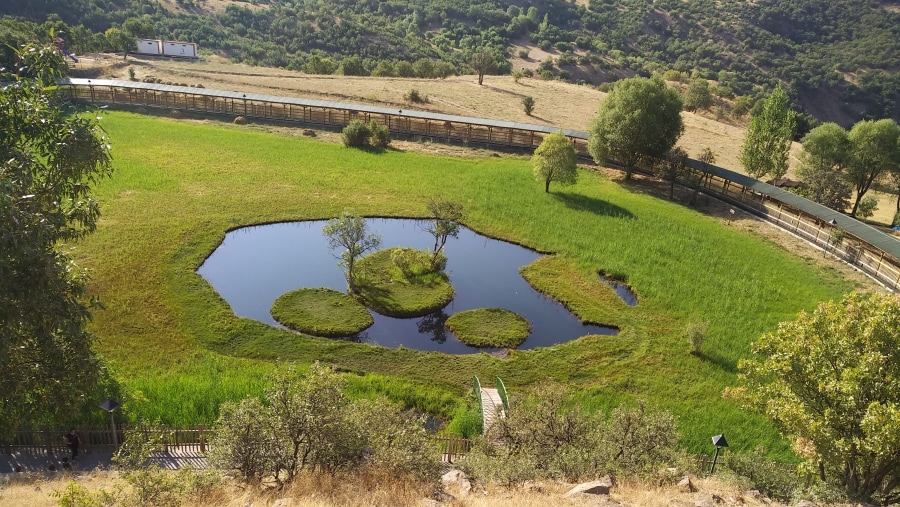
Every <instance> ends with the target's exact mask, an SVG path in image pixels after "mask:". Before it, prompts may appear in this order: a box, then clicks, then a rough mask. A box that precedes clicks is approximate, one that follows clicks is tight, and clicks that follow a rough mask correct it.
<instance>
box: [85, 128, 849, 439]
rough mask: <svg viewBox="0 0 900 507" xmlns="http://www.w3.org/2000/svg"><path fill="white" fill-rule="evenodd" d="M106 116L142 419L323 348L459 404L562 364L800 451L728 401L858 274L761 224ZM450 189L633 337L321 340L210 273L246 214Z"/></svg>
mask: <svg viewBox="0 0 900 507" xmlns="http://www.w3.org/2000/svg"><path fill="white" fill-rule="evenodd" d="M102 125H103V126H104V127H105V129H106V130H107V132H108V134H109V137H110V140H111V144H112V146H113V148H112V153H113V156H114V165H115V167H116V173H115V175H114V177H113V178H112V179H110V180H107V181H105V182H103V183H102V184H101V185H99V186H98V188H97V194H98V196H99V198H100V199H101V201H102V203H103V218H102V220H101V223H100V226H99V228H98V230H97V231H96V233H95V234H93V235H91V236H90V237H89V238H88V239H87V240H85V241H83V242H81V243H79V244H78V245H76V255H77V258H78V259H79V261H80V262H81V263H82V264H83V265H84V266H86V267H88V268H89V269H90V270H91V274H92V276H93V280H92V282H91V288H92V290H93V291H94V292H95V293H97V294H98V295H99V296H100V297H101V298H102V300H103V302H104V304H105V305H106V307H107V309H106V310H105V311H98V312H97V313H96V315H95V318H94V321H93V323H92V325H91V328H92V330H93V331H94V332H95V333H96V334H97V335H98V337H99V342H98V346H99V349H100V350H101V352H102V353H103V354H104V356H105V357H107V358H108V359H109V361H110V362H111V364H112V365H113V366H114V368H115V371H116V372H117V375H118V376H119V377H120V378H121V379H122V380H123V382H124V383H125V385H126V386H127V387H128V389H129V390H130V392H131V393H132V396H131V397H132V401H130V403H129V404H128V405H127V406H126V407H127V408H129V409H130V411H131V414H132V417H136V418H149V419H160V420H162V421H163V422H171V423H188V422H203V423H209V422H212V420H213V419H214V417H215V412H216V407H217V406H218V404H219V403H220V402H221V401H223V400H226V399H235V398H237V397H241V396H244V395H246V394H251V393H256V392H259V390H260V389H261V385H262V377H264V376H265V373H266V372H268V371H270V370H271V368H272V365H273V364H274V362H276V361H278V360H281V361H286V360H290V361H299V362H301V363H305V364H308V363H311V362H312V361H316V360H318V361H324V362H327V363H329V364H333V365H335V366H337V367H339V368H341V369H344V370H347V371H350V372H355V373H356V375H352V376H351V378H352V386H353V389H354V391H355V392H357V393H359V394H360V395H371V394H373V393H376V392H384V393H387V394H388V395H390V396H392V397H394V398H395V399H399V400H402V401H404V402H405V403H407V404H408V405H410V406H414V407H417V408H419V409H424V410H429V411H431V412H434V413H439V414H443V415H448V414H450V413H452V411H453V409H454V407H455V405H456V404H457V403H458V400H459V399H460V397H461V395H463V394H464V393H465V392H466V390H468V389H470V387H471V379H472V376H473V375H478V376H480V377H481V378H482V380H483V381H489V380H490V379H492V377H493V376H494V375H499V376H500V377H502V378H503V380H504V381H505V382H506V385H507V387H508V389H509V390H510V392H511V394H512V396H513V397H514V396H515V394H516V391H519V392H521V389H522V388H523V387H525V386H528V385H531V384H534V383H536V382H539V381H541V380H545V379H556V380H558V381H561V382H565V383H568V384H571V385H572V386H575V387H577V388H578V389H579V391H580V396H579V399H580V400H581V401H582V403H583V404H584V406H586V407H588V408H591V409H602V410H608V409H609V408H610V407H612V406H614V405H616V404H618V403H620V402H622V401H628V400H634V399H638V398H642V399H647V400H649V401H650V402H652V403H654V404H656V405H659V406H661V407H664V408H667V409H669V410H672V411H673V412H675V413H677V414H678V415H679V417H680V423H681V428H682V433H683V440H684V442H685V444H686V445H687V446H688V447H689V448H691V449H693V450H696V451H708V450H709V449H708V447H710V444H709V437H710V436H711V435H714V434H716V433H720V432H723V431H724V432H725V433H727V434H728V440H729V443H730V444H731V445H732V447H737V448H742V447H750V448H752V447H755V446H757V445H758V444H762V445H766V446H768V447H769V448H770V449H772V451H773V453H774V454H775V455H786V453H787V450H786V449H787V447H786V445H785V444H784V443H783V442H782V441H780V440H779V439H778V436H777V434H776V433H775V431H774V430H773V428H772V427H771V426H769V425H768V424H767V423H766V422H765V420H764V419H763V418H761V417H759V416H756V415H752V414H747V413H744V412H742V411H741V410H740V409H739V408H738V407H737V406H736V405H735V404H734V403H733V402H732V401H730V400H727V399H722V397H721V391H722V388H723V387H724V386H725V385H728V384H733V383H734V382H735V380H736V374H735V371H736V363H737V360H738V359H739V358H740V357H742V356H746V355H747V354H749V350H750V349H749V344H750V342H751V341H752V340H754V339H755V338H756V337H758V336H759V335H760V334H761V333H763V332H765V331H768V330H772V329H774V327H775V325H776V324H777V323H778V322H779V321H782V320H788V319H791V318H793V317H794V316H795V315H796V313H797V312H798V311H799V310H801V309H811V308H813V306H814V305H815V304H816V302H818V301H820V300H824V299H831V298H837V297H839V296H840V295H841V294H843V293H845V292H847V291H849V290H850V289H851V288H852V287H851V286H850V285H849V283H848V282H845V281H843V280H840V279H837V278H836V277H835V275H833V274H831V273H830V272H826V271H824V270H820V269H818V268H816V267H815V266H811V265H810V264H809V263H807V262H804V261H803V260H801V259H799V258H795V257H793V256H791V255H790V254H789V253H788V252H786V251H783V250H780V249H777V248H776V247H773V246H772V245H771V244H769V243H768V242H766V241H764V240H762V239H760V238H758V237H754V236H748V235H744V234H741V233H740V232H738V231H735V230H734V229H732V228H729V227H728V226H727V224H723V223H722V222H720V221H719V220H716V219H713V218H709V217H707V216H704V215H703V214H701V213H700V212H698V211H695V210H692V209H689V208H685V207H683V206H680V205H677V204H673V203H669V202H667V201H664V200H660V199H657V198H655V197H652V196H650V195H644V194H637V193H632V192H629V191H627V190H625V189H623V188H622V187H620V186H619V185H618V184H617V183H615V182H612V181H609V180H608V179H606V178H604V177H603V176H601V175H599V174H596V173H592V172H588V171H582V172H581V173H580V175H579V176H580V179H579V182H578V184H577V185H575V186H571V187H559V186H555V185H551V193H550V194H549V195H547V194H545V193H544V190H543V186H542V184H541V183H539V182H536V181H534V179H533V177H532V173H531V166H530V164H529V163H528V160H527V159H526V158H522V157H513V156H504V157H499V158H498V157H486V158H479V159H454V158H439V157H431V156H426V155H421V154H415V153H403V152H397V151H388V152H385V153H381V154H376V153H369V152H364V151H358V150H353V149H348V148H344V147H341V146H338V145H332V144H327V143H323V142H321V141H316V140H309V139H304V138H293V137H287V136H279V135H274V134H268V133H265V132H261V131H259V130H257V129H254V128H253V127H236V126H230V125H222V124H212V123H211V124H200V123H197V122H185V121H171V120H166V119H159V118H153V117H144V116H139V115H135V114H129V113H121V112H109V113H106V114H105V115H104V119H103V121H102ZM437 193H441V194H443V195H444V196H445V197H446V198H448V199H453V200H457V201H460V202H462V203H463V204H464V205H465V208H466V212H467V215H468V218H467V225H468V226H469V227H471V228H472V229H474V230H476V231H478V232H480V233H482V234H486V235H489V236H493V237H497V238H502V239H507V240H510V241H514V242H516V243H520V244H522V245H525V246H528V247H531V248H534V249H536V250H539V251H542V252H554V253H555V255H553V256H549V257H544V258H542V259H540V260H539V261H537V262H536V263H535V264H533V265H532V266H530V267H529V268H528V269H526V270H524V271H525V274H526V276H527V277H528V278H529V280H530V281H531V282H532V284H533V285H535V287H537V288H538V289H539V290H541V291H543V292H546V293H549V294H553V295H555V296H556V297H557V298H558V299H560V300H562V301H564V302H565V303H566V304H568V305H569V306H570V307H571V308H573V309H575V310H576V311H577V313H578V314H579V316H580V317H581V318H582V319H583V320H587V321H592V322H596V323H600V324H605V325H615V326H618V327H619V328H620V330H621V332H620V333H619V335H618V336H615V337H609V336H589V337H584V338H582V339H579V340H576V341H573V342H570V343H566V344H561V345H557V346H554V347H549V348H543V349H538V350H533V351H522V352H519V351H515V352H513V353H512V354H511V355H510V357H509V358H508V359H507V360H500V359H496V358H493V357H491V356H489V355H487V354H474V355H467V356H449V355H444V354H439V353H426V352H418V351H414V350H409V349H385V348H381V347H372V346H368V345H364V344H357V343H350V342H345V341H332V340H328V339H324V338H310V337H304V336H299V335H296V334H292V333H289V332H286V331H283V330H279V329H276V328H274V327H271V326H268V325H265V324H262V323H260V322H256V321H253V320H249V319H242V318H237V317H235V316H234V315H233V313H232V312H231V310H230V308H229V307H228V305H227V304H226V303H225V302H224V301H223V300H222V299H221V298H220V297H219V296H218V295H217V294H216V293H215V292H214V291H213V290H212V288H211V287H210V286H209V285H208V284H207V283H206V282H205V281H204V280H203V279H202V278H201V277H200V276H199V275H197V274H196V273H195V272H194V271H195V269H196V268H197V267H198V266H199V265H200V264H201V263H202V262H203V260H204V258H205V257H206V256H208V255H209V254H210V253H211V252H212V251H213V250H214V249H215V247H216V246H217V244H218V243H219V242H220V241H221V240H222V239H223V238H224V235H225V232H226V231H228V230H229V229H233V228H236V227H241V226H246V225H250V224H259V223H265V222H278V221H287V220H303V219H324V218H330V217H334V216H336V215H337V214H338V213H340V212H341V211H342V210H343V209H345V208H350V209H352V210H353V211H354V212H355V213H357V214H360V215H365V216H391V217H422V216H425V215H426V214H427V211H426V208H425V203H426V202H427V200H428V199H429V198H430V197H431V196H433V195H434V194H437ZM600 270H602V271H605V272H609V273H617V274H623V275H625V276H627V280H628V283H629V284H630V285H631V286H632V287H633V288H634V289H635V290H636V292H637V293H638V296H639V300H640V304H639V305H638V306H637V307H628V306H626V305H625V304H624V303H623V302H622V301H621V300H619V299H618V297H617V296H616V295H615V293H614V292H613V291H612V289H609V288H607V287H606V286H605V285H603V284H601V283H600V282H599V281H598V280H597V272H598V271H600ZM693 317H696V318H700V319H703V320H706V321H708V322H709V335H708V338H707V341H706V343H705V345H704V350H703V353H702V354H701V355H691V354H689V351H690V344H689V342H688V339H687V338H685V337H684V336H683V334H682V333H683V330H684V328H685V325H686V323H687V322H688V320H690V319H691V318H693ZM485 379H487V380H485Z"/></svg>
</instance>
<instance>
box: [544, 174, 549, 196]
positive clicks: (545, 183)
mask: <svg viewBox="0 0 900 507" xmlns="http://www.w3.org/2000/svg"><path fill="white" fill-rule="evenodd" d="M544 192H545V193H547V194H549V193H550V178H547V180H546V181H544Z"/></svg>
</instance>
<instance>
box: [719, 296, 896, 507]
mask: <svg viewBox="0 0 900 507" xmlns="http://www.w3.org/2000/svg"><path fill="white" fill-rule="evenodd" d="M898 329H900V298H898V296H896V295H879V294H871V295H865V294H859V293H851V294H850V295H848V296H846V297H845V298H844V299H843V300H841V301H839V302H834V301H829V302H823V303H820V304H819V306H818V307H817V308H816V309H815V310H814V311H813V312H812V313H807V312H801V313H800V315H799V316H798V317H797V319H796V320H794V321H790V322H782V323H781V324H779V326H778V329H777V330H776V331H774V332H772V333H768V334H765V335H763V336H762V337H761V338H760V339H759V340H757V341H756V343H754V345H753V351H754V352H755V353H756V354H758V357H757V358H753V359H744V360H741V362H740V363H739V365H738V367H739V369H740V375H739V380H740V383H741V385H740V386H739V387H738V388H733V389H730V390H729V391H727V392H730V393H731V394H732V395H734V396H735V397H736V398H738V399H739V400H741V401H743V402H744V403H745V404H747V405H748V406H751V407H756V408H758V409H759V410H761V411H763V412H764V413H765V414H766V415H767V416H768V417H769V418H770V419H772V420H773V421H774V422H775V423H776V424H777V425H778V426H779V427H780V428H781V429H782V430H783V431H785V432H786V433H787V434H788V435H790V436H791V438H792V439H793V440H794V442H795V444H796V445H795V448H797V449H802V452H801V453H800V454H801V457H803V458H806V460H807V462H806V466H807V467H808V469H809V471H810V472H816V473H818V475H819V477H820V478H821V479H822V480H825V481H832V482H834V483H837V484H839V485H841V486H842V487H843V488H845V490H846V491H847V493H848V494H849V495H850V496H851V497H853V498H855V499H859V500H864V501H869V500H871V499H878V500H880V501H881V502H882V503H884V504H887V503H890V502H896V501H898V500H900V491H898V486H900V334H898V333H897V330H898Z"/></svg>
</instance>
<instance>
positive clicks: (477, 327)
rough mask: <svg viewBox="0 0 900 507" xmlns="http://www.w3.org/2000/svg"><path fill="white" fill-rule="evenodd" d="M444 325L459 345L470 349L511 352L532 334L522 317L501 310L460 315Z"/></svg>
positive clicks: (477, 311) (473, 311) (495, 309)
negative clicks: (490, 348)
mask: <svg viewBox="0 0 900 507" xmlns="http://www.w3.org/2000/svg"><path fill="white" fill-rule="evenodd" d="M445 325H446V326H447V329H449V330H450V331H451V332H452V333H453V334H455V335H456V337H457V338H459V340H460V341H461V342H463V343H465V344H466V345H471V346H473V347H497V348H507V349H514V348H516V347H518V346H519V345H521V344H522V342H524V341H525V338H528V335H529V334H530V333H531V324H529V323H528V321H527V320H525V318H523V317H522V316H520V315H518V314H516V313H514V312H511V311H509V310H505V309H503V308H478V309H475V310H466V311H464V312H459V313H456V314H453V315H451V316H450V317H449V318H448V319H447V323H446V324H445Z"/></svg>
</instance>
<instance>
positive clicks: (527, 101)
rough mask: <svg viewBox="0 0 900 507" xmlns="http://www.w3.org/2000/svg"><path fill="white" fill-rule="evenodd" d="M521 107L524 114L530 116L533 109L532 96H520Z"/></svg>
mask: <svg viewBox="0 0 900 507" xmlns="http://www.w3.org/2000/svg"><path fill="white" fill-rule="evenodd" d="M522 107H523V108H524V109H525V114H527V115H528V116H531V112H532V111H534V97H531V96H528V97H522Z"/></svg>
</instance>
